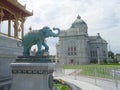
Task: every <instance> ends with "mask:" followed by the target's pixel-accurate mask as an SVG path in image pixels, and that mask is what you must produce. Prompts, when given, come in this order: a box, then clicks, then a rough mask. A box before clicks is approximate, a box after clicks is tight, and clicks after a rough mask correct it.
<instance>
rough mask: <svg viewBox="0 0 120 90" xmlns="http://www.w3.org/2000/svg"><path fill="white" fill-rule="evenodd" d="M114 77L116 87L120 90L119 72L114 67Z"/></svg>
mask: <svg viewBox="0 0 120 90" xmlns="http://www.w3.org/2000/svg"><path fill="white" fill-rule="evenodd" d="M114 78H115V88H116V90H118V80H117V79H118V72H117V70H116V69H114Z"/></svg>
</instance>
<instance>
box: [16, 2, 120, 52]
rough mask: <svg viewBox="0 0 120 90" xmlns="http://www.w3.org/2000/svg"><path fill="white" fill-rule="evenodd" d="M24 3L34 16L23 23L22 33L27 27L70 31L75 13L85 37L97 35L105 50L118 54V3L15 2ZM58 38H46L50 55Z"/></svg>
mask: <svg viewBox="0 0 120 90" xmlns="http://www.w3.org/2000/svg"><path fill="white" fill-rule="evenodd" d="M18 1H19V2H20V3H21V4H23V5H24V4H26V8H27V10H29V11H32V10H33V13H34V15H33V16H32V17H29V18H28V19H27V20H26V23H25V30H26V31H25V33H27V32H28V28H29V26H30V25H31V26H32V28H33V29H40V28H42V27H43V26H49V27H50V28H53V27H54V26H55V27H59V28H60V29H61V30H66V29H68V28H70V26H71V24H72V23H73V22H74V20H75V19H76V17H77V15H78V14H79V15H80V16H81V18H82V19H83V20H84V21H85V22H86V23H87V25H88V34H89V36H93V35H97V33H100V35H101V36H102V37H103V38H104V39H105V40H107V42H108V47H109V49H110V50H112V51H113V52H115V53H120V40H119V38H120V0H18ZM57 42H58V38H49V39H47V43H48V45H49V46H50V53H51V54H55V45H56V43H57Z"/></svg>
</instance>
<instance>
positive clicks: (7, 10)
mask: <svg viewBox="0 0 120 90" xmlns="http://www.w3.org/2000/svg"><path fill="white" fill-rule="evenodd" d="M32 15H33V12H30V11H28V10H26V6H23V5H22V4H20V3H19V2H18V1H17V0H0V22H2V21H8V32H7V34H4V33H2V32H0V33H2V34H4V35H7V36H8V37H12V35H11V32H12V31H11V30H12V29H11V28H12V27H11V26H12V22H13V29H14V35H13V37H14V38H16V39H18V38H19V36H18V33H19V32H21V38H23V36H24V23H25V20H26V17H29V16H32Z"/></svg>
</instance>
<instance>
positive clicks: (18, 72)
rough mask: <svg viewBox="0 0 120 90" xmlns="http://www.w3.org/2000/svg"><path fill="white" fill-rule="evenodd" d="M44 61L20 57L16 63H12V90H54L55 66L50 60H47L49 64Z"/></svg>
mask: <svg viewBox="0 0 120 90" xmlns="http://www.w3.org/2000/svg"><path fill="white" fill-rule="evenodd" d="M34 59H35V62H34ZM43 59H45V58H43ZM26 60H27V61H26ZM40 60H41V61H40ZM38 61H39V62H41V63H38ZM43 61H45V60H43ZM43 61H42V58H35V57H33V58H25V57H24V58H23V57H18V58H17V59H16V62H15V63H11V67H12V76H13V81H12V88H11V90H52V88H53V76H52V74H53V70H54V65H53V64H52V63H51V62H50V60H49V59H46V61H47V63H46V62H43Z"/></svg>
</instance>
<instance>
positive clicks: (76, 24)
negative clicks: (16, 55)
mask: <svg viewBox="0 0 120 90" xmlns="http://www.w3.org/2000/svg"><path fill="white" fill-rule="evenodd" d="M81 25H87V24H86V23H85V22H84V21H83V20H82V19H81V17H80V16H79V15H78V16H77V19H76V20H75V21H74V22H73V24H72V26H71V28H78V27H79V26H81Z"/></svg>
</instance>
